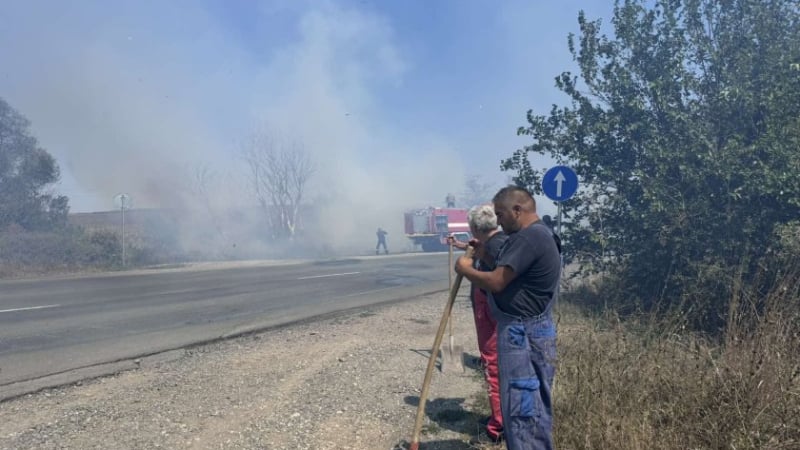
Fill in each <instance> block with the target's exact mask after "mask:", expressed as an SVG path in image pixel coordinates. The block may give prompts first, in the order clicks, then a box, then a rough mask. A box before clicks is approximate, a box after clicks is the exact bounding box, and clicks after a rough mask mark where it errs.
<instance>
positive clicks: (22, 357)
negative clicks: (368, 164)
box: [0, 254, 448, 394]
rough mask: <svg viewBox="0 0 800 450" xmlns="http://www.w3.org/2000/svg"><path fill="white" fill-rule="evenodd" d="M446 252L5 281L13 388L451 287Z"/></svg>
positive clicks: (1, 293) (0, 361)
mask: <svg viewBox="0 0 800 450" xmlns="http://www.w3.org/2000/svg"><path fill="white" fill-rule="evenodd" d="M447 264H448V263H447V254H413V255H389V256H385V257H384V256H380V257H365V258H353V259H345V260H337V261H322V262H310V263H299V264H290V265H265V266H257V267H241V268H228V269H220V270H179V271H166V272H154V273H139V274H119V275H103V276H92V277H80V278H67V279H50V280H20V281H4V282H0V394H2V390H3V389H4V387H5V388H8V387H9V386H14V385H18V384H19V382H21V381H24V380H32V379H37V378H40V377H45V376H53V374H60V373H67V372H69V371H74V370H75V369H79V368H86V367H92V366H95V365H98V364H101V363H109V362H113V361H121V360H126V359H128V360H129V359H131V358H135V357H138V356H142V355H148V354H154V353H158V352H162V351H165V350H169V349H175V348H181V347H184V346H187V345H191V344H194V343H198V342H207V341H210V340H214V339H219V338H223V337H227V336H233V335H237V334H241V333H243V332H247V331H251V330H258V329H264V328H268V327H271V326H278V325H282V324H287V323H291V322H294V321H298V320H303V319H307V318H311V317H315V316H319V315H324V314H329V313H332V312H336V311H341V310H346V309H351V308H359V307H366V306H369V305H374V304H378V303H384V302H391V301H397V300H401V299H405V298H412V297H416V296H418V295H421V294H424V293H429V292H437V291H443V290H445V289H446V288H447V279H448V274H447Z"/></svg>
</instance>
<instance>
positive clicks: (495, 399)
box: [472, 285, 503, 439]
mask: <svg viewBox="0 0 800 450" xmlns="http://www.w3.org/2000/svg"><path fill="white" fill-rule="evenodd" d="M472 310H473V313H474V315H475V330H477V332H478V350H479V351H480V353H481V362H482V363H483V367H484V375H485V377H486V384H487V385H488V387H489V405H490V406H491V409H492V414H491V416H489V423H488V424H487V426H486V432H487V434H488V435H489V437H490V438H492V439H497V438H499V437H501V436H502V435H503V415H502V413H501V412H500V382H499V377H498V368H497V322H496V321H495V320H494V319H492V314H491V312H490V307H489V299H488V297H487V295H486V292H484V291H483V290H482V289H480V288H478V287H477V286H474V285H473V286H472Z"/></svg>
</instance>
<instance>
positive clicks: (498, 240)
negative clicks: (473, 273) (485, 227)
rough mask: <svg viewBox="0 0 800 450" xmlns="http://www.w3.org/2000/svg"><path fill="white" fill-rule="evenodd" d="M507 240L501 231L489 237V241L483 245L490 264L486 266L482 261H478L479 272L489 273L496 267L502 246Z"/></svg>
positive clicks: (506, 236)
mask: <svg viewBox="0 0 800 450" xmlns="http://www.w3.org/2000/svg"><path fill="white" fill-rule="evenodd" d="M507 239H508V235H507V234H505V233H503V232H502V231H498V232H497V233H495V234H493V235H492V236H491V237H489V240H487V241H486V242H485V243H484V244H483V245H484V247H485V251H486V255H487V256H488V258H489V259H490V260H491V263H490V264H487V263H486V262H484V261H483V260H482V259H481V260H479V261H478V269H479V270H482V271H484V272H491V271H493V270H494V268H495V267H497V258H498V257H499V256H500V250H501V249H502V248H503V245H505V243H506V240H507Z"/></svg>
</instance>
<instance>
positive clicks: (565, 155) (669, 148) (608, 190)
mask: <svg viewBox="0 0 800 450" xmlns="http://www.w3.org/2000/svg"><path fill="white" fill-rule="evenodd" d="M798 5H799V4H798V2H797V0H656V1H655V2H652V1H644V0H624V1H620V0H618V1H617V2H616V4H615V8H614V15H613V19H612V20H611V23H612V25H613V29H614V34H613V36H607V35H604V34H602V33H601V21H600V20H588V19H587V18H586V17H585V15H584V14H583V13H580V14H579V16H578V23H579V25H580V33H579V35H578V36H575V35H570V36H569V38H568V45H569V50H570V52H571V53H572V55H573V57H574V59H575V60H576V62H577V64H578V66H579V68H580V75H579V76H576V75H573V74H572V73H570V72H564V73H562V74H561V75H560V76H558V77H557V78H556V86H557V88H558V89H560V90H561V91H563V92H564V93H566V94H567V95H568V96H569V98H570V102H569V104H568V105H566V106H557V105H554V106H553V107H552V109H551V111H550V112H549V114H546V115H536V114H534V113H533V112H531V111H529V112H528V116H527V120H528V125H527V126H526V127H520V129H519V134H521V135H527V136H530V137H531V139H532V140H533V142H532V144H531V145H529V146H527V147H525V148H523V149H520V150H518V151H517V152H515V153H514V154H513V155H512V157H510V158H508V159H506V160H504V161H503V162H502V168H503V169H504V170H510V171H515V172H516V176H515V181H516V182H517V183H518V184H520V185H523V186H528V187H531V188H533V189H534V190H537V189H538V184H539V183H540V180H541V174H540V173H538V172H537V171H535V170H533V169H532V167H531V165H530V163H529V161H528V154H529V153H538V154H543V155H549V156H551V157H553V158H555V159H556V160H558V161H560V162H565V163H568V164H570V165H571V166H572V167H574V168H575V170H576V172H577V173H578V175H579V177H580V178H581V183H582V185H583V186H584V187H585V189H583V190H582V192H580V193H579V195H577V196H576V197H575V198H574V200H570V201H569V202H565V205H564V206H565V209H566V211H568V212H569V213H570V214H571V217H572V220H571V224H570V226H569V227H568V232H567V233H566V234H567V235H566V236H565V238H566V239H567V240H568V241H569V245H570V247H571V248H572V251H573V252H574V254H577V255H578V256H580V257H581V259H582V260H583V261H584V262H585V263H586V264H585V266H584V268H585V269H586V268H589V269H591V270H611V271H615V272H617V273H618V274H619V275H620V276H621V279H622V280H623V281H624V285H625V286H626V287H627V289H628V294H629V295H632V296H633V297H634V298H637V299H639V300H641V301H643V302H644V305H645V306H652V305H653V304H655V303H658V304H660V305H661V306H665V305H666V306H670V305H681V304H686V305H688V306H690V307H691V310H692V311H694V312H695V313H697V315H696V316H695V317H696V318H697V319H698V320H700V321H702V322H703V324H705V325H706V326H713V325H718V324H720V323H721V322H722V318H723V317H725V313H724V308H725V305H726V302H727V300H728V299H729V298H730V296H731V294H732V289H734V286H735V285H736V284H737V283H747V282H751V281H753V279H754V278H755V277H756V274H757V272H758V270H757V268H758V265H759V264H762V263H763V258H762V257H763V256H764V255H765V254H767V253H768V251H769V249H770V247H771V245H772V244H773V241H774V236H775V234H774V233H775V231H776V230H777V227H779V226H780V225H781V224H784V223H786V222H789V221H790V220H792V219H796V218H797V217H800V178H798V177H797V173H798V172H799V171H800V8H799V7H798ZM697 299H701V300H703V301H702V302H697V301H695V300H697ZM690 301H691V302H690ZM689 302H690V303H689Z"/></svg>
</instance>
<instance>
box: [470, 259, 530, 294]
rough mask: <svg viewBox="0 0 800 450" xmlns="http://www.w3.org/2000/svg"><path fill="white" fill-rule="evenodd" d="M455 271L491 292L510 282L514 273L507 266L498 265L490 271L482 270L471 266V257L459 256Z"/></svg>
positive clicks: (498, 290)
mask: <svg viewBox="0 0 800 450" xmlns="http://www.w3.org/2000/svg"><path fill="white" fill-rule="evenodd" d="M455 270H456V273H459V274H461V275H463V276H464V277H466V278H467V279H468V280H469V281H471V282H473V283H475V284H477V285H478V286H479V287H480V288H482V289H486V290H487V291H491V292H500V291H502V290H503V289H505V288H506V286H508V284H509V283H511V282H512V281H513V280H514V278H515V277H516V274H515V273H514V271H513V270H512V269H511V268H510V267H508V266H499V267H497V268H496V269H494V270H493V271H491V272H482V271H480V270H478V269H475V268H474V267H473V260H472V258H465V257H463V256H462V257H460V258H458V260H457V261H456V267H455Z"/></svg>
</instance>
